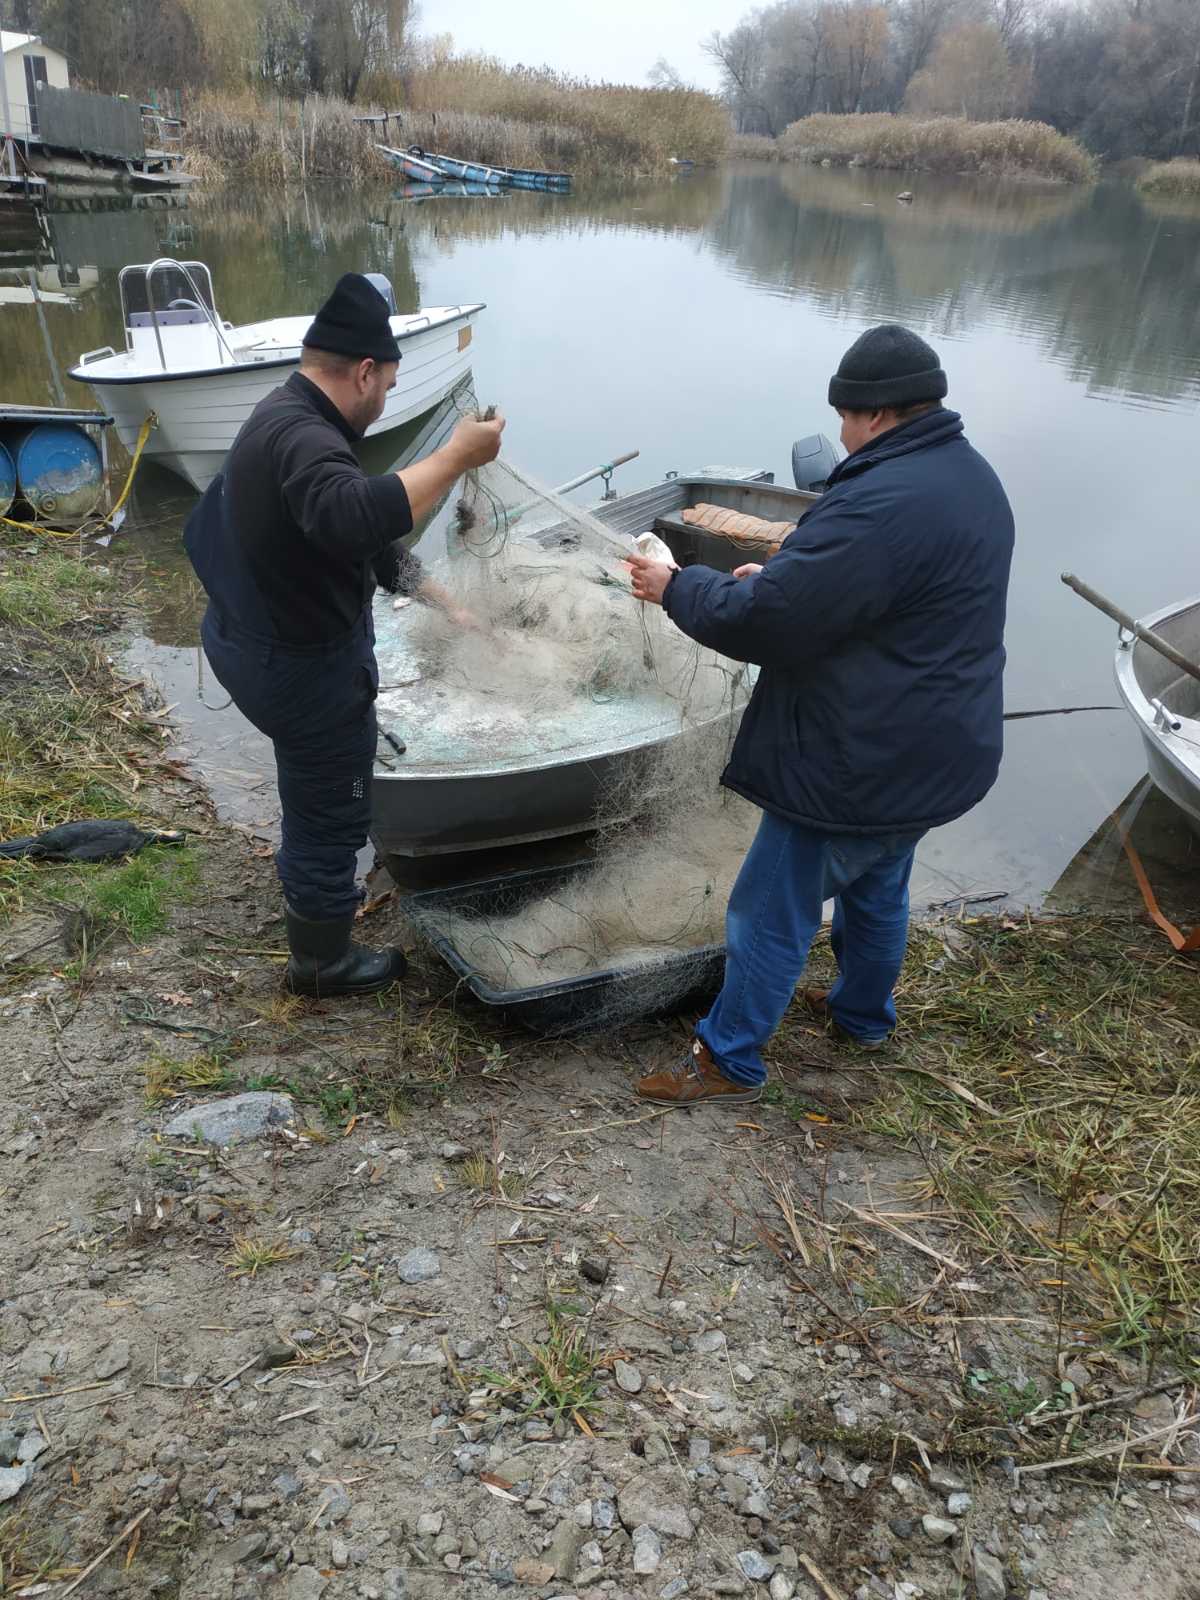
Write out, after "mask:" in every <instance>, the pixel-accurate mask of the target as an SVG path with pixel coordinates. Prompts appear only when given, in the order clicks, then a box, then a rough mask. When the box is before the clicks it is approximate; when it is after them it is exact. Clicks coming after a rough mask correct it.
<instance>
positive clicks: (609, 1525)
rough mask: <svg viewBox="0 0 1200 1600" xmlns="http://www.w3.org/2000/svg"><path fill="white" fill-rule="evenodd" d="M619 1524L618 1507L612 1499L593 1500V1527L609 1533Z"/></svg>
mask: <svg viewBox="0 0 1200 1600" xmlns="http://www.w3.org/2000/svg"><path fill="white" fill-rule="evenodd" d="M616 1525H617V1508H616V1506H615V1505H614V1504H613V1503H612V1501H611V1500H593V1501H592V1527H593V1528H599V1529H600V1530H601V1532H603V1533H608V1532H609V1531H610V1530H611V1529H613V1528H615V1527H616Z"/></svg>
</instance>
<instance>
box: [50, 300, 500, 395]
mask: <svg viewBox="0 0 1200 1600" xmlns="http://www.w3.org/2000/svg"><path fill="white" fill-rule="evenodd" d="M486 310H487V301H486V300H480V301H479V302H478V303H477V304H475V305H468V306H462V307H459V308H457V309H456V311H455V314H454V315H453V316H452V317H442V318H441V319H440V321H438V322H427V323H426V324H425V326H424V327H423V328H411V329H408V330H406V331H405V332H403V333H396V331H395V329H393V330H392V332H393V335H394V337H395V339H396V343H397V344H403V343H404V341H405V340H406V339H417V338H420V336H421V335H422V334H425V333H433V332H437V331H440V330H441V329H444V328H452V327H453V326H454V324H455V323H456V322H465V321H466V320H467V319H468V318H470V317H474V316H478V314H479V313H480V312H481V311H486ZM405 315H414V316H419V315H420V313H419V312H417V313H405ZM246 326H248V327H254V326H257V324H254V323H248V324H246ZM302 348H303V345H297V346H296V350H297V352H299V351H300V350H301V349H302ZM122 353H123V354H124V355H129V354H131V352H130V351H128V350H126V351H124V352H114V355H119V354H122ZM299 360H300V355H299V354H296V355H288V356H271V357H270V358H269V359H267V360H265V361H235V362H231V363H227V364H226V365H225V366H223V367H189V368H188V369H187V370H186V371H183V372H161V371H160V372H138V373H130V374H125V373H114V374H112V375H111V376H105V375H104V374H103V373H102V372H99V371H98V370H97V369H98V368H99V366H100V363H99V362H98V361H97V362H95V363H94V364H92V365H90V366H86V367H68V368H67V377H68V378H73V379H74V380H75V382H76V383H86V384H89V385H93V386H101V385H107V386H109V387H113V386H119V385H122V384H134V383H141V384H159V383H183V382H186V381H188V380H189V379H195V378H227V377H235V376H238V375H240V374H242V373H245V372H271V371H273V370H274V369H276V368H278V367H294V366H295V365H296V364H297V362H298V361H299Z"/></svg>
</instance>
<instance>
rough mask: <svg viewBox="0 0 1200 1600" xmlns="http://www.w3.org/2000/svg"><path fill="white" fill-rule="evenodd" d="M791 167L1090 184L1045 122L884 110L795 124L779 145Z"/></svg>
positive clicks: (1083, 165) (1075, 147)
mask: <svg viewBox="0 0 1200 1600" xmlns="http://www.w3.org/2000/svg"><path fill="white" fill-rule="evenodd" d="M779 142H780V145H781V147H782V149H783V152H784V154H785V155H786V156H789V157H790V158H791V159H792V160H795V161H808V162H828V163H829V164H830V165H831V166H835V167H836V166H859V167H885V168H889V169H895V170H898V171H903V170H912V171H920V172H952V173H974V174H981V175H984V176H987V177H1020V178H1040V179H1044V180H1047V181H1051V182H1059V183H1090V182H1091V181H1092V180H1093V179H1094V178H1095V176H1096V163H1095V161H1094V159H1093V158H1092V156H1090V155H1089V154H1088V152H1087V151H1086V150H1085V149H1084V148H1083V146H1082V145H1081V144H1078V143H1077V142H1076V141H1075V140H1074V139H1069V138H1067V137H1066V136H1065V135H1064V134H1061V133H1058V132H1056V130H1055V129H1053V128H1051V127H1049V126H1048V125H1047V124H1046V123H1044V122H1023V121H1020V120H1018V119H1012V120H1009V121H1005V122H968V121H967V120H966V119H965V118H962V117H931V118H920V117H901V116H894V115H893V114H892V113H891V112H888V111H874V112H867V113H863V114H861V115H856V116H833V115H830V114H824V113H823V114H821V115H818V116H812V117H803V118H802V119H801V120H800V121H799V122H793V123H792V125H791V127H790V128H788V129H787V130H786V132H785V133H784V134H783V136H782V138H781V139H780V141H779Z"/></svg>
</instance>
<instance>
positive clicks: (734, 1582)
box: [712, 1578, 746, 1594]
mask: <svg viewBox="0 0 1200 1600" xmlns="http://www.w3.org/2000/svg"><path fill="white" fill-rule="evenodd" d="M712 1589H713V1593H714V1594H745V1592H746V1585H745V1583H744V1582H743V1580H742V1579H741V1578H718V1579H717V1581H716V1582H715V1583H714V1584H713V1586H712Z"/></svg>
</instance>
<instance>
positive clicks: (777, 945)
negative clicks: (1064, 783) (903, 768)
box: [696, 812, 922, 1084]
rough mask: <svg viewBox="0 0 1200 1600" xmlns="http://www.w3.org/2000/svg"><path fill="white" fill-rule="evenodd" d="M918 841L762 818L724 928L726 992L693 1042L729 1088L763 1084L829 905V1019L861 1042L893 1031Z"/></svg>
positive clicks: (910, 836)
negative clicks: (768, 1051)
mask: <svg viewBox="0 0 1200 1600" xmlns="http://www.w3.org/2000/svg"><path fill="white" fill-rule="evenodd" d="M921 837H922V835H921V834H919V833H916V834H912V833H909V834H886V835H879V836H872V837H869V838H868V837H863V836H861V835H859V834H852V833H836V834H821V833H814V832H813V831H812V830H811V829H809V828H802V827H800V826H799V825H798V824H797V823H794V822H789V821H787V820H786V818H783V817H777V816H773V815H772V814H771V813H770V812H765V813H764V814H763V819H762V822H761V823H760V824H759V828H758V833H757V834H756V835H755V838H754V843H753V844H752V845H751V846H750V849H749V851H748V852H747V854H746V859H745V861H744V862H743V863H742V869H741V871H740V872H739V873H738V877H737V882H736V883H735V884H734V886H733V893H732V895H731V896H730V897H729V910H728V912H727V914H726V919H725V982H724V985H723V987H722V989H721V992H720V994H719V995H718V996H717V999H716V1002H715V1004H714V1005H713V1008H712V1010H711V1011H710V1012H709V1013H708V1015H707V1016H706V1017H705V1018H704V1019H703V1020H702V1021H701V1022H700V1023H699V1024H698V1025H697V1027H696V1034H697V1037H698V1038H699V1039H701V1040H702V1042H703V1043H704V1044H705V1045H707V1047H708V1049H709V1051H710V1052H711V1054H712V1057H713V1060H714V1061H715V1062H716V1063H717V1066H718V1067H719V1068H720V1069H721V1071H722V1073H724V1075H725V1076H726V1077H727V1078H732V1079H733V1080H734V1081H735V1082H736V1083H747V1084H757V1083H764V1082H765V1081H766V1077H767V1069H766V1067H765V1066H764V1065H763V1059H762V1050H763V1046H764V1045H765V1044H766V1042H767V1040H768V1039H769V1038H770V1037H771V1035H772V1034H773V1033H774V1032H775V1029H776V1028H777V1027H778V1026H779V1024H780V1022H781V1021H782V1020H783V1014H784V1012H785V1011H786V1010H787V1008H788V1006H789V1005H790V1004H791V1002H792V997H793V995H794V994H795V992H796V984H797V982H798V981H799V979H800V976H801V974H802V973H803V971H804V964H805V962H806V961H807V960H808V948H809V945H810V944H811V943H812V940H813V935H814V934H815V933H816V931H817V929H818V928H819V927H820V926H821V912H822V907H823V905H824V902H825V901H826V900H828V899H830V898H831V897H832V899H833V901H834V912H833V933H832V944H833V953H834V956H835V957H836V959H837V964H838V972H839V977H838V980H837V982H836V983H835V984H834V986H833V988H832V989H831V990H830V991H829V1004H830V1007H831V1009H832V1011H833V1016H834V1020H835V1021H836V1022H837V1023H838V1025H839V1026H840V1027H841V1028H843V1029H844V1030H845V1031H846V1032H847V1033H848V1034H852V1035H853V1036H854V1037H856V1038H858V1039H862V1040H864V1041H869V1040H875V1039H882V1038H884V1037H886V1035H887V1034H889V1033H890V1032H891V1031H892V1029H893V1028H894V1027H895V1025H896V1007H895V1005H894V1003H893V1001H892V990H893V988H894V987H895V983H896V979H897V978H898V977H899V975H900V967H901V965H902V963H903V961H904V950H905V946H906V944H907V942H908V880H909V877H910V875H911V873H912V864H913V853H914V851H915V850H916V847H917V844H918V842H919V841H920V839H921Z"/></svg>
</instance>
